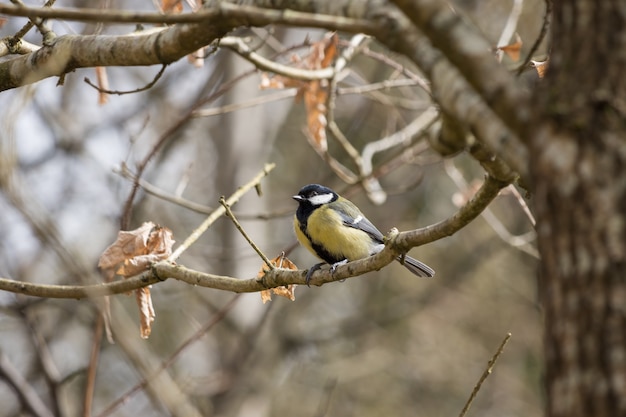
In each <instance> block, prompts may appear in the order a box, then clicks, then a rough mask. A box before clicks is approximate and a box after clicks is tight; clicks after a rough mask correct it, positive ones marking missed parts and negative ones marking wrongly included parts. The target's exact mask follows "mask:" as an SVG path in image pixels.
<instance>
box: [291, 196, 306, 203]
mask: <svg viewBox="0 0 626 417" xmlns="http://www.w3.org/2000/svg"><path fill="white" fill-rule="evenodd" d="M291 198H293V199H294V200H296V201H298V202H300V201H302V200H304V197H302V196H301V195H294V196H292V197H291Z"/></svg>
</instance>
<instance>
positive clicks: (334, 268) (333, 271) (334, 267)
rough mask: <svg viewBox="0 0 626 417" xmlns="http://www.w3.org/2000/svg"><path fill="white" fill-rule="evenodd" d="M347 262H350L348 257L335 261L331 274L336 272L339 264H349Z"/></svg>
mask: <svg viewBox="0 0 626 417" xmlns="http://www.w3.org/2000/svg"><path fill="white" fill-rule="evenodd" d="M347 263H348V260H347V259H344V260H343V261H339V262H335V263H334V264H332V266H331V267H330V273H331V274H334V273H335V271H336V270H337V267H338V266H341V265H345V264H347Z"/></svg>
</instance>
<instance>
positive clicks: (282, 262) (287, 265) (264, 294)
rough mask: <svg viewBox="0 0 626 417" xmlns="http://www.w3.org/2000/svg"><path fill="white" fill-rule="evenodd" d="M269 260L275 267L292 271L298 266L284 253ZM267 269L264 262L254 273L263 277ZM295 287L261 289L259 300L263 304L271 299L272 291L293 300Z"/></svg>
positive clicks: (259, 277)
mask: <svg viewBox="0 0 626 417" xmlns="http://www.w3.org/2000/svg"><path fill="white" fill-rule="evenodd" d="M270 262H271V263H272V265H274V266H275V267H276V268H281V269H290V270H294V271H297V270H298V267H297V266H296V265H295V264H294V263H293V262H291V261H290V260H289V258H287V257H286V256H285V254H284V253H282V254H281V255H279V256H277V257H276V258H274V259H270ZM267 271H269V267H268V266H267V265H266V264H265V263H263V265H262V266H261V269H259V272H258V273H257V275H256V277H257V279H261V278H263V275H265V274H266V273H267ZM295 289H296V285H287V286H283V287H277V288H272V289H271V290H263V291H261V301H262V302H263V304H265V303H267V302H268V301H272V295H271V293H272V292H273V293H274V294H276V295H280V296H281V297H286V298H289V299H290V300H291V301H294V300H295V299H296V296H295V293H294V291H295Z"/></svg>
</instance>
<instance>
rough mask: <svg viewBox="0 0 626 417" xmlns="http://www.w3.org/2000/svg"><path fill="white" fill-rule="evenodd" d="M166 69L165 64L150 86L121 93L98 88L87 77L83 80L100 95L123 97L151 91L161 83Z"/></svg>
mask: <svg viewBox="0 0 626 417" xmlns="http://www.w3.org/2000/svg"><path fill="white" fill-rule="evenodd" d="M165 68H167V65H165V64H163V66H162V67H161V69H160V70H159V72H158V73H157V74H156V75H155V76H154V78H153V79H152V81H150V82H149V83H148V84H146V85H144V86H143V87H139V88H136V89H134V90H128V91H119V90H107V89H105V88H101V87H98V86H97V85H95V84H94V83H93V82H91V80H90V79H89V78H87V77H85V78H84V79H83V81H85V83H87V84H89V85H90V86H91V87H93V88H95V89H96V90H98V92H100V93H105V94H116V95H118V96H123V95H124V94H134V93H140V92H142V91H146V90H149V89H151V88H152V87H153V86H154V85H155V84H156V83H157V81H159V79H160V78H161V76H163V73H164V72H165Z"/></svg>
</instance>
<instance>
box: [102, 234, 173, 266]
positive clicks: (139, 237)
mask: <svg viewBox="0 0 626 417" xmlns="http://www.w3.org/2000/svg"><path fill="white" fill-rule="evenodd" d="M173 245H174V239H173V238H172V232H171V231H170V230H169V229H168V228H166V227H161V226H158V225H155V224H154V223H152V222H145V223H144V224H142V225H141V227H139V228H137V229H135V230H129V231H125V230H121V231H120V232H118V234H117V240H116V241H115V242H113V244H112V245H111V246H109V247H108V248H106V249H105V251H104V252H103V253H102V256H100V261H99V262H98V267H100V268H101V269H103V270H110V269H114V268H116V267H117V266H119V268H118V269H117V270H116V271H115V273H116V274H118V275H121V276H123V277H126V278H128V277H130V276H133V275H137V274H138V273H140V272H143V271H144V270H146V269H147V268H148V267H149V266H150V264H151V263H152V262H156V261H160V260H163V259H167V257H168V256H170V255H171V253H172V246H173Z"/></svg>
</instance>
